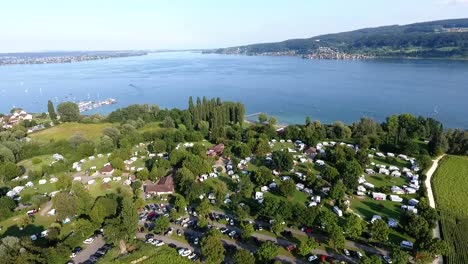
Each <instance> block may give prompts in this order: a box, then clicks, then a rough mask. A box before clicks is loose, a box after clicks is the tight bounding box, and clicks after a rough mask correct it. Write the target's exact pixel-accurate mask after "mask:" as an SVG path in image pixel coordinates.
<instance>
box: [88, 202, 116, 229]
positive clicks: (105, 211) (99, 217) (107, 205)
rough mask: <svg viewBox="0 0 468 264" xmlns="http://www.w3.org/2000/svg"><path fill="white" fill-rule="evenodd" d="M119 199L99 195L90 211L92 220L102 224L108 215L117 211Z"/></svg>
mask: <svg viewBox="0 0 468 264" xmlns="http://www.w3.org/2000/svg"><path fill="white" fill-rule="evenodd" d="M117 206H118V204H117V200H115V199H110V198H107V197H99V198H98V199H96V202H95V203H94V205H93V208H92V209H91V212H90V213H89V216H90V218H91V220H92V221H93V222H94V223H96V224H99V225H100V224H102V223H103V222H104V220H105V219H106V218H107V217H110V216H113V215H115V213H116V212H117Z"/></svg>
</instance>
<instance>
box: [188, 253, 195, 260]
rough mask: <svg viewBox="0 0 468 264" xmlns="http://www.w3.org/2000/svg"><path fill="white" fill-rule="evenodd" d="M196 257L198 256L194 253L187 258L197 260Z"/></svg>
mask: <svg viewBox="0 0 468 264" xmlns="http://www.w3.org/2000/svg"><path fill="white" fill-rule="evenodd" d="M196 256H197V254H195V253H192V254H190V255H189V256H188V257H187V258H188V259H193V258H195V257H196Z"/></svg>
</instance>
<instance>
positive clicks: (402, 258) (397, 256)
mask: <svg viewBox="0 0 468 264" xmlns="http://www.w3.org/2000/svg"><path fill="white" fill-rule="evenodd" d="M390 257H391V258H392V262H393V263H395V264H408V263H409V255H408V254H407V253H406V252H405V251H403V250H401V248H400V247H398V246H393V247H392V253H391V254H390Z"/></svg>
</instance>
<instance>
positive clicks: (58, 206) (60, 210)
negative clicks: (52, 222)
mask: <svg viewBox="0 0 468 264" xmlns="http://www.w3.org/2000/svg"><path fill="white" fill-rule="evenodd" d="M52 201H53V203H54V208H55V210H56V214H57V219H58V220H64V219H66V218H67V217H72V216H74V215H75V214H76V206H75V203H76V202H75V197H74V196H72V195H70V194H69V193H68V192H63V191H62V192H59V193H57V194H56V195H55V196H54V198H52Z"/></svg>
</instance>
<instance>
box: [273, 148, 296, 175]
mask: <svg viewBox="0 0 468 264" xmlns="http://www.w3.org/2000/svg"><path fill="white" fill-rule="evenodd" d="M271 159H272V165H273V167H274V168H275V169H276V170H278V171H289V170H291V169H292V167H293V160H294V159H293V156H292V154H291V153H289V152H287V151H273V154H272V157H271Z"/></svg>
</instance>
